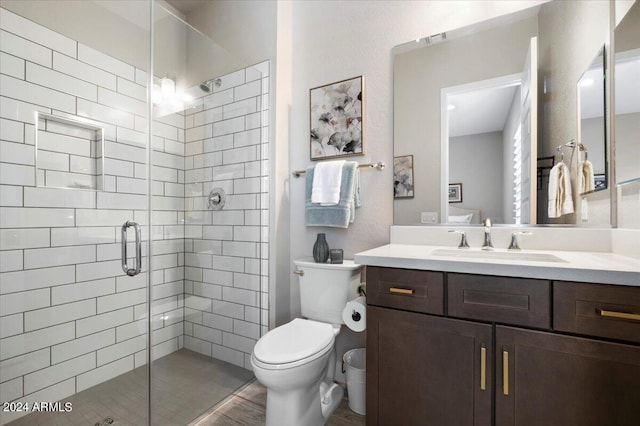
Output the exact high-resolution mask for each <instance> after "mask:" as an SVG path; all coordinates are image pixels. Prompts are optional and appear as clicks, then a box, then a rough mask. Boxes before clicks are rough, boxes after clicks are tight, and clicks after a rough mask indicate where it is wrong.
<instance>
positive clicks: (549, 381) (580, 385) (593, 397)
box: [496, 326, 640, 426]
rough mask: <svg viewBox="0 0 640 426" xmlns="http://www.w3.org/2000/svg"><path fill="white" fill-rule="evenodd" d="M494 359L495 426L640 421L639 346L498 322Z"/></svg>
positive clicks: (586, 425)
mask: <svg viewBox="0 0 640 426" xmlns="http://www.w3.org/2000/svg"><path fill="white" fill-rule="evenodd" d="M496 360H497V366H496V426H502V425H509V426H513V425H517V426H522V425H548V426H553V425H562V426H565V425H580V426H590V425H593V426H602V425H616V426H623V425H625V426H626V425H629V426H631V425H633V426H637V425H638V424H640V423H639V421H640V346H633V345H625V344H620V343H610V342H602V341H597V340H591V339H584V338H579V337H572V336H562V335H557V334H551V333H544V332H538V331H530V330H523V329H517V328H511V327H502V326H498V327H496Z"/></svg>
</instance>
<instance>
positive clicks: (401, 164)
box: [393, 155, 413, 199]
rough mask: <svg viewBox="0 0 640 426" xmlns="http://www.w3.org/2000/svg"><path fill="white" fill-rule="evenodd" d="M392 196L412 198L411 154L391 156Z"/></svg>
mask: <svg viewBox="0 0 640 426" xmlns="http://www.w3.org/2000/svg"><path fill="white" fill-rule="evenodd" d="M393 198H396V199H398V198H413V155H403V156H400V157H393Z"/></svg>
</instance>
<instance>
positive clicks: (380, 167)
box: [291, 161, 387, 177]
mask: <svg viewBox="0 0 640 426" xmlns="http://www.w3.org/2000/svg"><path fill="white" fill-rule="evenodd" d="M386 166H387V165H386V164H384V163H383V162H382V161H380V162H378V163H363V164H358V167H367V168H370V169H378V170H384V168H385V167H386ZM306 172H307V171H306V170H294V171H292V172H291V174H292V175H294V176H295V177H300V176H301V175H303V174H305V173H306Z"/></svg>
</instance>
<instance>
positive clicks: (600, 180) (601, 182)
mask: <svg viewBox="0 0 640 426" xmlns="http://www.w3.org/2000/svg"><path fill="white" fill-rule="evenodd" d="M606 187H607V179H606V177H605V176H604V174H598V175H594V176H593V190H594V191H600V190H601V189H605V188H606Z"/></svg>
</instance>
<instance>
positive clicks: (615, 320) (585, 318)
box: [553, 281, 640, 343]
mask: <svg viewBox="0 0 640 426" xmlns="http://www.w3.org/2000/svg"><path fill="white" fill-rule="evenodd" d="M553 291H554V297H553V299H554V301H553V318H554V319H553V327H554V329H556V330H560V331H568V332H571V333H578V334H587V335H590V336H600V337H605V338H610V339H621V340H628V341H631V342H638V343H640V287H625V286H615V285H604V284H586V283H575V282H565V281H556V282H554V283H553Z"/></svg>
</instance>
